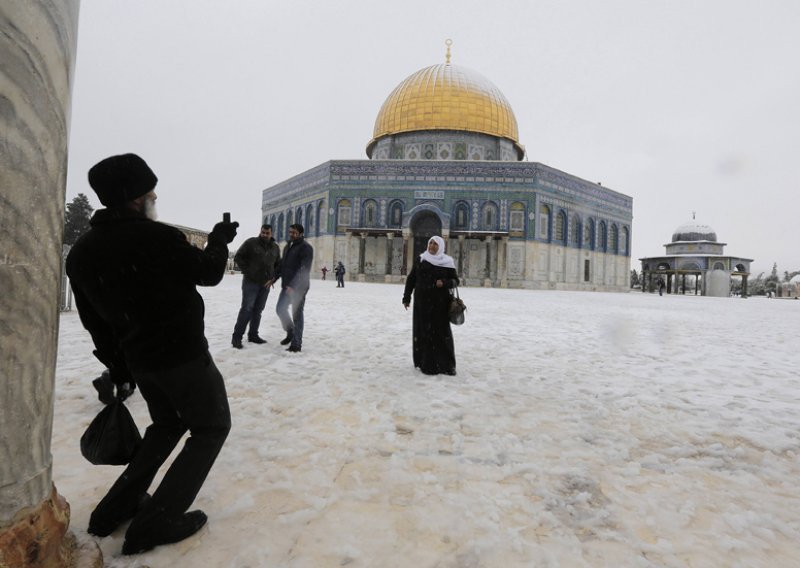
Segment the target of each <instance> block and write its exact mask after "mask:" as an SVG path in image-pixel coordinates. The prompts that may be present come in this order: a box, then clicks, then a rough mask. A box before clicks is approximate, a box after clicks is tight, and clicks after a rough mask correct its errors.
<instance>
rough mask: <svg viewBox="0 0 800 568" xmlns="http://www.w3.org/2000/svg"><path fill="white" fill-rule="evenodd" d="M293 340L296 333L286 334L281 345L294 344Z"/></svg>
mask: <svg viewBox="0 0 800 568" xmlns="http://www.w3.org/2000/svg"><path fill="white" fill-rule="evenodd" d="M292 339H294V332H293V331H290V332H288V333H287V334H286V337H284V338H283V339H281V345H289V344H290V343H291V342H292Z"/></svg>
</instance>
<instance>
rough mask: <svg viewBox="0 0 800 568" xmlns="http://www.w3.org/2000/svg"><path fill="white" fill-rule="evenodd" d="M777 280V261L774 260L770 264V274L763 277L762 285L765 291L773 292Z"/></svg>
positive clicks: (776, 286) (776, 285)
mask: <svg viewBox="0 0 800 568" xmlns="http://www.w3.org/2000/svg"><path fill="white" fill-rule="evenodd" d="M778 281H779V278H778V263H777V262H776V263H774V264H773V265H772V274H770V275H769V276H767V277H766V278H765V279H764V287H765V288H766V291H767V293H772V294H774V293H775V290H776V289H777V288H778Z"/></svg>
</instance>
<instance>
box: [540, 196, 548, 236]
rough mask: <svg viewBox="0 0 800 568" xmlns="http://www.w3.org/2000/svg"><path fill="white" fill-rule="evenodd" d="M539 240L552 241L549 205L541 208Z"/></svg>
mask: <svg viewBox="0 0 800 568" xmlns="http://www.w3.org/2000/svg"><path fill="white" fill-rule="evenodd" d="M539 238H540V239H545V240H549V239H550V207H548V206H547V205H542V206H540V207H539Z"/></svg>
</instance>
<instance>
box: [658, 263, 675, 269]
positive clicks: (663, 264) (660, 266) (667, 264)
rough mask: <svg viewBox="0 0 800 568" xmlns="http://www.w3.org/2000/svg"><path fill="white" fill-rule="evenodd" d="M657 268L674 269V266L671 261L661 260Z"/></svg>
mask: <svg viewBox="0 0 800 568" xmlns="http://www.w3.org/2000/svg"><path fill="white" fill-rule="evenodd" d="M656 270H672V267H671V266H670V265H669V262H659V263H658V267H657V268H656Z"/></svg>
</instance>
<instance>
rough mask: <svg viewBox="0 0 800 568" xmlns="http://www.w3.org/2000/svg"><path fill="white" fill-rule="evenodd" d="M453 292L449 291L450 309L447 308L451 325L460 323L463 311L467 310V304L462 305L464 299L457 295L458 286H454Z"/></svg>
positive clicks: (461, 322)
mask: <svg viewBox="0 0 800 568" xmlns="http://www.w3.org/2000/svg"><path fill="white" fill-rule="evenodd" d="M454 290H455V294H453V292H450V309H449V310H448V317H449V318H450V323H452V324H453V325H461V324H463V323H464V312H466V311H467V306H466V305H464V300H462V299H461V297H460V296H459V295H458V286H456V287H455V288H454Z"/></svg>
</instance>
